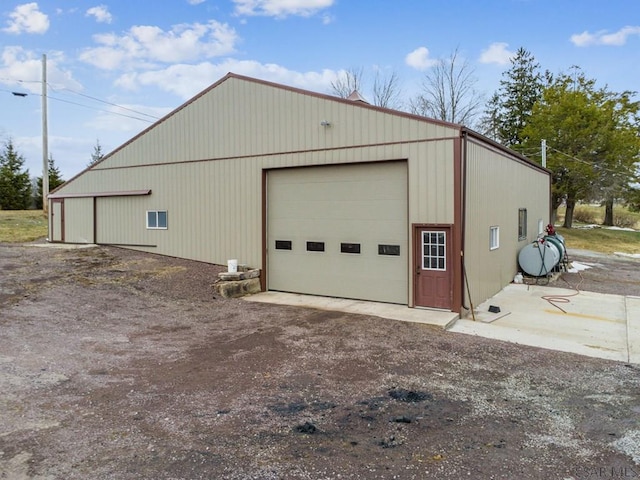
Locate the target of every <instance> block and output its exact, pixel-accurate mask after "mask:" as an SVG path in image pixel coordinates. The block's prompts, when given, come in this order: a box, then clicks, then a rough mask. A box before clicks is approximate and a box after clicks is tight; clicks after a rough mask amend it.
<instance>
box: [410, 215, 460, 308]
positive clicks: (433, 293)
mask: <svg viewBox="0 0 640 480" xmlns="http://www.w3.org/2000/svg"><path fill="white" fill-rule="evenodd" d="M414 248H415V251H414V263H415V265H414V276H413V277H414V289H413V292H414V300H415V305H416V306H420V307H432V308H443V309H451V304H452V296H453V295H452V294H453V290H452V285H451V278H452V275H451V229H450V228H449V227H428V226H427V227H415V229H414Z"/></svg>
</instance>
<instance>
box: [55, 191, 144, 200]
mask: <svg viewBox="0 0 640 480" xmlns="http://www.w3.org/2000/svg"><path fill="white" fill-rule="evenodd" d="M142 195H151V189H147V190H126V191H123V192H89V193H53V194H50V195H49V196H48V197H47V198H50V199H56V198H96V197H135V196H142Z"/></svg>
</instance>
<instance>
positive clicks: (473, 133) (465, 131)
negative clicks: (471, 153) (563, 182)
mask: <svg viewBox="0 0 640 480" xmlns="http://www.w3.org/2000/svg"><path fill="white" fill-rule="evenodd" d="M461 134H462V135H464V134H466V135H467V136H469V137H473V138H475V139H476V140H479V141H480V142H483V143H487V144H489V145H490V146H491V147H493V148H495V149H497V150H500V151H502V152H503V153H505V154H507V155H509V156H512V157H516V158H517V159H518V160H520V161H522V162H525V163H526V164H528V165H529V166H531V167H534V168H536V169H538V170H540V171H542V172H545V173H547V174H549V175H550V174H551V173H552V172H551V170H549V169H548V168H545V167H543V166H542V165H540V164H539V163H536V162H534V161H533V160H531V159H530V158H527V157H525V156H524V155H522V154H521V153H518V152H516V151H515V150H512V149H510V148H509V147H505V146H504V145H502V144H501V143H498V142H496V141H495V140H492V139H490V138H489V137H485V136H484V135H482V134H481V133H478V132H476V131H475V130H471V129H470V128H467V127H464V126H463V127H461Z"/></svg>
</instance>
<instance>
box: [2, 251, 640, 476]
mask: <svg viewBox="0 0 640 480" xmlns="http://www.w3.org/2000/svg"><path fill="white" fill-rule="evenodd" d="M585 261H590V260H589V258H586V259H585ZM607 261H614V262H618V261H619V259H613V260H611V259H610V258H608V257H605V258H604V260H603V259H598V261H597V262H594V261H593V259H591V262H592V263H598V264H599V265H601V266H602V267H597V268H592V269H590V270H587V271H585V272H583V273H582V275H583V278H584V279H585V280H583V284H582V288H585V289H587V287H590V288H596V287H598V286H599V287H600V288H601V289H603V288H604V287H603V285H605V284H606V288H607V289H611V290H613V291H614V292H615V293H625V289H627V292H628V293H634V292H638V291H639V290H638V287H639V285H640V272H639V271H640V269H638V261H630V260H626V261H625V263H623V264H621V265H622V267H620V269H619V271H618V274H617V275H618V276H617V277H616V276H615V275H614V273H613V272H611V271H610V270H609V269H608V268H607V267H606V262H607ZM219 268H220V267H216V266H212V265H207V264H203V263H198V262H190V261H185V260H178V259H172V258H165V257H159V256H154V255H148V254H143V253H138V252H133V251H128V250H122V249H117V248H109V247H96V248H90V249H54V248H42V247H34V246H16V245H1V244H0V272H1V275H0V478H2V479H19V480H22V479H25V480H26V479H38V480H44V479H47V480H50V479H393V478H397V479H425V478H447V479H460V478H465V479H466V478H471V479H492V478H495V479H498V478H508V479H516V478H517V479H524V480H526V479H602V478H640V367H639V366H638V365H627V364H622V363H616V362H611V361H605V360H599V359H593V358H587V357H580V356H577V355H572V354H566V353H561V352H553V351H548V350H541V349H535V348H528V347H523V346H519V345H513V344H508V343H502V342H498V341H492V340H487V339H482V338H478V337H471V336H464V335H461V334H454V333H450V332H443V331H439V330H436V329H433V328H430V327H426V326H424V325H418V324H410V323H401V322H395V321H390V320H383V319H380V318H375V317H369V316H359V315H352V314H343V313H335V312H325V311H314V310H309V309H300V308H295V307H284V306H277V305H268V304H260V303H250V302H245V301H243V300H239V299H222V298H214V296H213V291H212V289H211V284H212V283H213V281H214V279H215V278H216V275H217V272H218V271H219ZM569 280H570V281H571V282H572V283H573V284H575V283H576V282H575V281H577V280H578V278H577V277H576V278H570V279H569ZM557 284H558V286H563V287H564V286H565V285H564V284H563V283H562V282H557ZM612 284H613V286H611V285H612ZM636 294H638V293H636Z"/></svg>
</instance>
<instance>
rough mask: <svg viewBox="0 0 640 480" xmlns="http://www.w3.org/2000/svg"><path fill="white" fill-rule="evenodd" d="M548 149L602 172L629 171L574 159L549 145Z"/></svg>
mask: <svg viewBox="0 0 640 480" xmlns="http://www.w3.org/2000/svg"><path fill="white" fill-rule="evenodd" d="M547 148H548V149H549V150H553V151H554V152H556V153H559V154H560V155H564V156H565V157H567V158H570V159H571V160H574V161H576V162H579V163H583V164H585V165H588V166H590V167H597V168H599V169H600V170H605V171H607V172H610V173H627V171H626V170H623V169H620V170H614V169H612V168H607V167H603V166H602V165H600V164H597V163H594V162H588V161H586V160H582V159H581V158H577V157H574V156H573V155H571V154H569V153H565V152H561V151H560V150H558V149H557V148H553V147H550V146H549V145H548V144H547Z"/></svg>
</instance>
